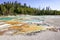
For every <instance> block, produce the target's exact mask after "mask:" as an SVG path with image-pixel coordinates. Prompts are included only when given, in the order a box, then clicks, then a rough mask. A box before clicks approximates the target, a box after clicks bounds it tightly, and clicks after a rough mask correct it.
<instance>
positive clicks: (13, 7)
mask: <svg viewBox="0 0 60 40" xmlns="http://www.w3.org/2000/svg"><path fill="white" fill-rule="evenodd" d="M19 14H25V15H26V14H28V15H60V11H57V10H51V9H50V8H49V7H46V9H44V8H43V9H37V8H32V7H30V6H27V4H26V3H24V5H22V4H21V3H18V2H17V1H15V2H4V3H1V4H0V15H19Z"/></svg>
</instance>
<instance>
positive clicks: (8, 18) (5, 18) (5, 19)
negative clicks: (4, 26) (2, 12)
mask: <svg viewBox="0 0 60 40" xmlns="http://www.w3.org/2000/svg"><path fill="white" fill-rule="evenodd" d="M12 19H13V18H10V17H4V18H0V20H4V21H7V20H12Z"/></svg>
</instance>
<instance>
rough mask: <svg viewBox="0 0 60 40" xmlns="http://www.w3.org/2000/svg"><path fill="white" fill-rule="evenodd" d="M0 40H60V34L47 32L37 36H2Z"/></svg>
mask: <svg viewBox="0 0 60 40" xmlns="http://www.w3.org/2000/svg"><path fill="white" fill-rule="evenodd" d="M0 40H60V32H52V31H45V32H41V33H37V34H36V35H31V36H29V35H13V36H6V35H3V36H0Z"/></svg>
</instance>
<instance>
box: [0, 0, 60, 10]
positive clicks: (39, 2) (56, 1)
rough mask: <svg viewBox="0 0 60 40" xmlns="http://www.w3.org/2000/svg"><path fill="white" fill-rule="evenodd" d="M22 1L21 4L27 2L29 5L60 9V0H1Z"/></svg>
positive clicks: (6, 0) (0, 1) (2, 0)
mask: <svg viewBox="0 0 60 40" xmlns="http://www.w3.org/2000/svg"><path fill="white" fill-rule="evenodd" d="M8 1H11V2H15V1H17V2H20V3H21V4H24V3H26V4H27V6H29V5H30V6H31V7H34V8H41V9H42V8H45V7H50V8H51V9H53V10H60V0H0V4H1V3H3V2H8Z"/></svg>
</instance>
